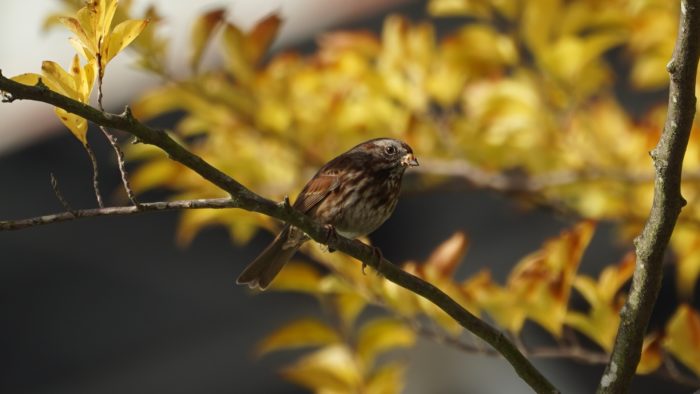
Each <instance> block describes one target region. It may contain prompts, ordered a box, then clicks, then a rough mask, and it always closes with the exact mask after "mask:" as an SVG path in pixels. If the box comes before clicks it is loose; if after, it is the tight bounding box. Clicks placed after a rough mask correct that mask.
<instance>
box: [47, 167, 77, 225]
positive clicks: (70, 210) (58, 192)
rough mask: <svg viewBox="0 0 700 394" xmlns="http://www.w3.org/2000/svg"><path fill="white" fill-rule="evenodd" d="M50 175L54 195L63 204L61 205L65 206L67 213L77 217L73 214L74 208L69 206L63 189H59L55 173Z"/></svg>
mask: <svg viewBox="0 0 700 394" xmlns="http://www.w3.org/2000/svg"><path fill="white" fill-rule="evenodd" d="M50 175H51V189H53V194H54V195H55V196H56V198H57V199H58V201H59V202H60V203H61V205H62V206H63V209H65V210H66V212H68V213H70V214H71V216H75V214H74V213H73V212H74V210H73V208H71V206H70V204H68V201H67V200H66V198H65V197H63V193H61V189H60V188H59V187H58V180H57V179H56V177H55V176H54V175H53V172H52V173H51V174H50Z"/></svg>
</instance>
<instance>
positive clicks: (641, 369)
mask: <svg viewBox="0 0 700 394" xmlns="http://www.w3.org/2000/svg"><path fill="white" fill-rule="evenodd" d="M662 339H663V338H662V336H661V334H659V333H652V334H648V335H647V336H646V337H644V344H643V345H642V357H641V359H640V360H639V364H637V373H638V374H640V375H645V374H649V373H652V372H654V371H656V370H657V369H658V368H659V367H660V366H661V362H662V361H663V352H662V348H661V342H662Z"/></svg>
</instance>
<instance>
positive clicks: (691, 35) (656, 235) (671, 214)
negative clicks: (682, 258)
mask: <svg viewBox="0 0 700 394" xmlns="http://www.w3.org/2000/svg"><path fill="white" fill-rule="evenodd" d="M698 3H699V1H698V0H682V1H681V3H680V6H681V13H680V14H681V15H680V18H679V28H678V37H677V40H676V47H675V49H674V51H673V57H672V58H671V61H670V62H669V63H668V66H667V68H668V72H669V74H670V77H671V78H670V79H671V82H670V88H669V101H668V114H667V117H666V124H665V125H664V130H663V133H662V134H661V138H660V140H659V143H658V145H657V146H656V147H655V148H654V149H653V150H652V151H651V153H650V154H651V157H652V159H653V162H654V168H655V170H656V178H655V181H654V202H653V204H652V208H651V212H650V213H649V219H648V220H647V222H646V224H645V225H644V229H643V230H642V234H641V235H640V236H639V237H637V239H636V240H635V249H636V254H637V265H636V268H635V271H634V277H633V279H632V288H631V290H630V293H629V296H628V297H627V301H626V302H625V306H624V307H623V308H622V311H621V312H620V327H619V329H618V331H617V336H616V338H615V345H614V347H613V351H612V354H611V356H610V360H609V362H608V364H607V366H606V368H605V372H604V373H603V376H602V377H601V379H600V383H599V385H598V390H597V391H598V393H600V394H607V393H610V394H612V393H624V392H627V391H628V390H629V387H630V383H631V382H632V378H633V377H634V374H635V371H636V369H637V364H638V363H639V360H640V357H641V353H642V344H643V341H644V335H645V333H646V330H647V325H648V324H649V319H650V318H651V313H652V310H653V308H654V304H655V302H656V298H657V295H658V293H659V289H660V288H661V279H662V277H663V260H664V254H665V251H666V247H667V245H668V242H669V240H670V238H671V234H672V233H673V229H674V227H675V225H676V220H677V219H678V215H679V214H680V212H681V209H682V207H683V206H684V205H685V203H686V202H685V200H684V199H683V197H682V196H681V190H680V189H681V173H682V169H683V157H684V156H685V151H686V148H687V146H688V140H689V138H690V130H691V127H692V125H693V119H694V117H695V103H696V99H695V77H696V72H697V68H698V54H699V53H700V39H699V38H700V4H698Z"/></svg>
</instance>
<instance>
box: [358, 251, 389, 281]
mask: <svg viewBox="0 0 700 394" xmlns="http://www.w3.org/2000/svg"><path fill="white" fill-rule="evenodd" d="M372 257H373V258H374V260H375V261H376V265H377V267H379V265H380V264H381V263H382V260H384V255H382V251H381V250H380V249H379V248H378V247H376V246H372ZM365 268H367V263H365V262H364V261H363V262H362V275H367V274H366V273H365ZM377 271H379V270H377Z"/></svg>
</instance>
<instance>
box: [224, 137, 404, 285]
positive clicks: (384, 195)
mask: <svg viewBox="0 0 700 394" xmlns="http://www.w3.org/2000/svg"><path fill="white" fill-rule="evenodd" d="M417 165H418V161H417V160H416V158H415V157H414V156H413V150H411V147H410V146H408V145H407V144H406V143H405V142H403V141H399V140H395V139H391V138H377V139H373V140H369V141H366V142H363V143H361V144H359V145H357V146H355V147H354V148H352V149H350V150H349V151H347V152H345V153H343V154H341V155H340V156H338V157H336V158H335V159H333V160H331V161H329V162H328V163H326V164H325V165H324V166H323V167H321V169H320V170H318V172H317V173H316V175H314V177H313V178H311V180H310V181H309V182H308V183H307V184H306V186H304V189H302V191H301V193H300V194H299V197H297V200H296V202H295V203H294V208H295V209H297V210H299V211H301V212H303V213H305V214H306V215H308V216H310V217H312V218H313V219H315V220H316V221H317V222H318V223H321V224H324V225H330V226H332V227H329V229H330V230H331V231H335V232H336V233H337V234H340V235H342V236H344V237H348V238H355V237H358V236H362V235H367V234H369V233H371V232H373V231H374V230H376V229H377V228H378V227H379V226H380V225H381V224H382V223H384V221H385V220H386V219H388V218H389V216H390V215H391V213H392V212H393V211H394V208H395V207H396V202H397V200H398V197H399V190H400V189H401V177H402V176H403V173H404V171H405V170H406V168H407V167H409V166H410V167H413V166H417ZM308 239H309V237H308V236H307V235H306V234H304V233H303V232H302V231H301V230H299V229H298V228H296V227H294V226H290V225H286V226H285V227H284V229H282V231H281V232H280V233H279V234H278V235H277V237H276V238H275V240H274V241H272V243H271V244H270V245H269V246H268V247H267V248H266V249H265V250H264V251H263V252H262V253H261V254H260V256H258V257H257V258H256V259H255V260H254V261H253V262H252V263H250V265H249V266H248V267H246V269H245V270H243V273H241V275H240V276H239V277H238V279H237V280H236V282H237V283H239V284H247V285H248V286H250V287H251V288H255V287H259V288H260V289H265V288H266V287H267V286H268V285H269V284H270V282H272V280H273V279H274V278H275V276H276V275H277V273H278V272H279V271H280V270H281V269H282V267H283V266H284V264H285V263H286V262H287V261H289V259H290V258H291V257H292V255H294V252H296V250H297V249H299V247H300V246H301V245H302V244H303V243H304V242H306V241H307V240H308Z"/></svg>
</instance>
